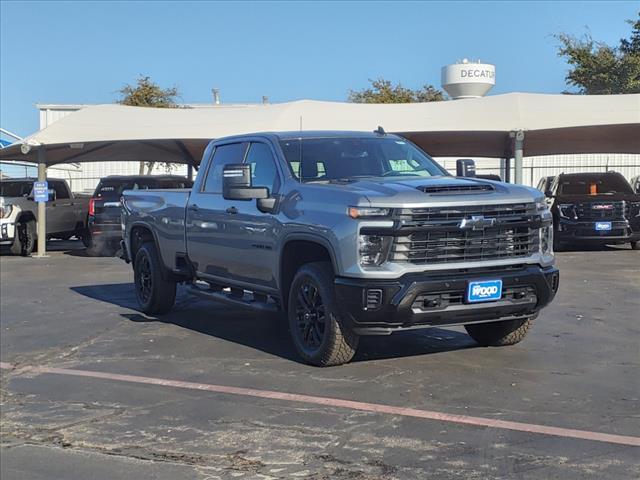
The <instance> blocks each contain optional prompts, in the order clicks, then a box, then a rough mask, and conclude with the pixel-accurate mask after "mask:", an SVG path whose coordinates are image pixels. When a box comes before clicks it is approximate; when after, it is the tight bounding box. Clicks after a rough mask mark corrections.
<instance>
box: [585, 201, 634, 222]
mask: <svg viewBox="0 0 640 480" xmlns="http://www.w3.org/2000/svg"><path fill="white" fill-rule="evenodd" d="M575 210H576V216H577V217H578V220H581V221H585V220H587V221H591V220H594V221H595V220H603V219H607V220H624V219H626V218H629V204H628V203H627V202H624V201H619V202H607V201H600V202H578V203H576V204H575Z"/></svg>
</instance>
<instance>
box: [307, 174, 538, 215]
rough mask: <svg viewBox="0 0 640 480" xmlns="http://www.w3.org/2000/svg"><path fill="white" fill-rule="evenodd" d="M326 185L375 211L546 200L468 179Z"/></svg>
mask: <svg viewBox="0 0 640 480" xmlns="http://www.w3.org/2000/svg"><path fill="white" fill-rule="evenodd" d="M315 185H319V184H315ZM322 185H323V186H325V187H326V188H328V189H332V187H333V188H337V189H340V190H341V191H343V192H350V193H352V194H356V195H360V196H363V197H366V200H367V201H368V202H369V204H370V205H371V206H374V207H394V208H403V207H406V208H414V207H418V208H419V207H421V206H425V207H426V206H438V205H473V204H485V203H518V202H533V201H540V200H542V199H543V195H542V193H541V192H540V191H539V190H536V189H534V188H530V187H525V186H523V185H513V184H507V183H502V182H494V181H491V180H481V179H476V178H467V177H448V176H442V177H430V178H409V177H403V178H367V179H362V180H358V181H349V182H347V181H345V182H331V183H325V184H322Z"/></svg>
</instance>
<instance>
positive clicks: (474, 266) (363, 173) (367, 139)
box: [122, 129, 559, 366]
mask: <svg viewBox="0 0 640 480" xmlns="http://www.w3.org/2000/svg"><path fill="white" fill-rule="evenodd" d="M122 203H123V209H122V212H123V213H122V215H123V217H122V228H123V242H122V250H123V252H124V253H123V257H124V259H125V260H126V261H130V262H132V264H133V276H134V285H135V293H136V296H137V299H138V302H139V304H140V307H141V309H142V311H144V312H146V313H148V314H161V313H164V312H167V311H168V310H170V309H171V308H172V306H173V304H174V300H175V296H176V283H179V282H182V283H186V284H188V285H189V289H190V291H191V292H193V293H194V294H196V295H198V296H201V297H204V298H208V299H211V300H217V301H222V302H226V303H229V304H233V305H236V306H237V305H241V306H244V307H247V308H252V309H255V310H258V311H271V312H278V311H283V312H286V315H287V318H288V322H289V330H290V333H291V337H292V340H293V344H294V345H295V348H296V350H297V351H298V353H299V354H300V356H301V357H302V358H303V359H304V360H305V361H307V362H309V363H311V364H314V365H319V366H328V365H338V364H342V363H345V362H348V361H349V360H350V359H351V358H352V357H353V355H354V353H355V351H356V348H357V346H358V341H359V338H360V337H361V336H362V335H388V334H391V333H393V332H398V331H402V330H410V329H417V328H426V327H443V326H452V325H464V326H465V328H466V330H467V331H468V333H469V334H470V335H471V336H472V337H473V338H474V339H475V340H476V341H477V342H479V343H480V344H482V345H511V344H514V343H517V342H519V341H520V340H522V339H523V338H524V336H525V334H526V333H527V331H528V330H529V328H530V327H531V325H532V321H533V319H534V318H535V317H536V316H537V315H538V312H540V310H541V309H542V308H543V307H544V306H545V305H547V304H548V303H549V302H550V301H551V300H552V299H553V297H554V296H555V293H556V291H557V289H558V283H559V272H558V270H557V269H556V268H555V267H554V255H553V247H552V244H553V237H552V236H553V228H552V224H551V213H550V212H549V209H548V207H547V204H546V202H545V198H544V196H543V194H542V193H541V192H539V191H537V190H535V189H533V188H528V187H525V186H520V185H508V184H505V183H500V182H492V181H487V180H480V179H474V178H460V177H452V176H450V175H449V174H448V173H447V171H446V170H444V169H443V168H442V167H441V166H440V165H438V164H437V163H436V162H435V161H434V160H433V159H431V158H430V157H429V156H428V155H427V154H425V153H424V152H423V151H421V150H420V149H419V148H417V147H416V146H414V145H413V144H412V143H410V142H409V141H407V140H405V139H404V138H402V137H399V136H395V135H390V134H385V133H384V132H383V131H382V130H381V129H379V130H378V131H376V132H370V133H362V132H324V131H321V132H291V133H267V134H254V135H243V136H236V137H230V138H225V139H220V140H217V141H212V142H211V143H210V144H209V145H208V147H207V148H206V150H205V152H204V155H203V159H202V163H201V166H200V169H199V171H198V176H197V178H196V180H195V183H194V185H193V188H192V189H191V190H190V191H185V190H182V191H180V190H164V191H161V190H145V191H131V190H129V191H125V192H123V198H122Z"/></svg>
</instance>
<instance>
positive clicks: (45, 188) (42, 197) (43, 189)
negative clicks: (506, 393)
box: [33, 182, 49, 202]
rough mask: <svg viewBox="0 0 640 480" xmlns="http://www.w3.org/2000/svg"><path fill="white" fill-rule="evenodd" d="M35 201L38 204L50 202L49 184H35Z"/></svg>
mask: <svg viewBox="0 0 640 480" xmlns="http://www.w3.org/2000/svg"><path fill="white" fill-rule="evenodd" d="M33 199H34V200H35V201H36V202H47V201H49V182H33Z"/></svg>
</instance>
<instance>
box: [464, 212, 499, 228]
mask: <svg viewBox="0 0 640 480" xmlns="http://www.w3.org/2000/svg"><path fill="white" fill-rule="evenodd" d="M495 224H496V219H495V218H484V216H482V215H473V216H472V217H471V218H463V219H462V220H461V221H460V224H459V225H458V228H461V229H471V230H484V229H485V228H488V227H492V226H494V225H495Z"/></svg>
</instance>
